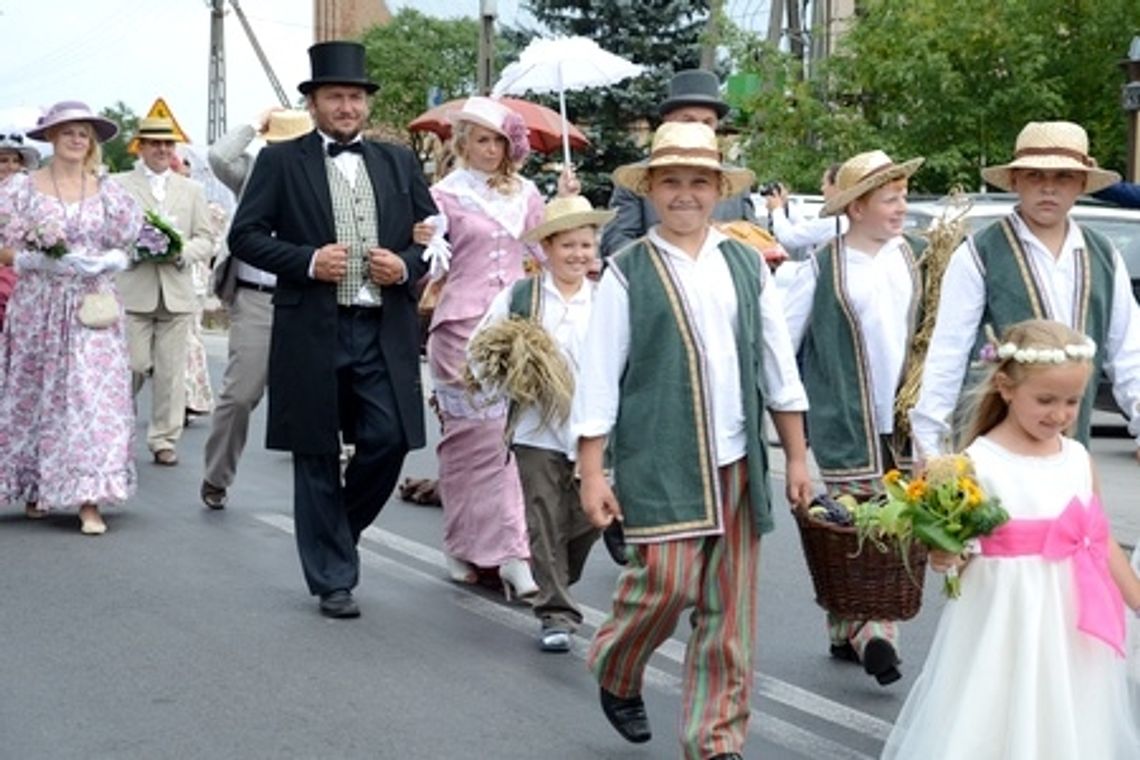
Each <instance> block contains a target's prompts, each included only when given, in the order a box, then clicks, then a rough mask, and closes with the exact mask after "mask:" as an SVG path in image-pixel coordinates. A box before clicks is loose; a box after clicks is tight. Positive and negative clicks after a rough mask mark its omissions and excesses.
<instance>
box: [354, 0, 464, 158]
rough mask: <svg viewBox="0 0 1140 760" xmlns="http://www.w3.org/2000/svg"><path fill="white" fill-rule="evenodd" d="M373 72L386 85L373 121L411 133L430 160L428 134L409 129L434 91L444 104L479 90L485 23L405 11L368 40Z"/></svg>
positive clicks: (374, 106)
mask: <svg viewBox="0 0 1140 760" xmlns="http://www.w3.org/2000/svg"><path fill="white" fill-rule="evenodd" d="M363 42H364V47H365V50H366V56H367V66H368V72H369V74H370V75H371V77H372V80H373V81H374V82H376V83H378V84H379V85H380V90H379V92H377V94H376V97H374V98H373V99H372V114H371V117H372V121H373V123H375V124H379V125H382V126H384V127H387V128H388V129H389V130H391V131H394V132H396V133H397V134H406V135H407V136H408V141H409V142H410V143H411V145H412V149H413V150H415V151H416V152H417V154H418V155H419V156H420V157H421V158H425V157H426V156H425V141H426V139H427V138H426V135H425V134H424V133H418V132H408V130H407V125H408V122H410V121H411V120H412V119H414V118H415V117H417V116H419V115H420V114H421V113H423V112H424V111H425V110H427V108H428V91H429V89H430V88H433V87H434V88H438V90H439V93H440V96H441V97H442V99H443V100H445V101H446V100H451V99H453V98H459V97H463V96H465V95H469V94H471V93H472V92H474V91H475V73H476V66H477V59H478V48H479V23H478V22H477V21H475V20H474V19H470V18H458V19H440V18H433V17H431V16H425V15H424V14H422V13H420V12H419V11H416V10H412V9H411V8H404V9H402V10H401V11H400V12H399V13H397V14H396V15H395V16H394V17H393V18H392V20H391V22H390V23H388V24H385V25H383V26H375V27H373V28H372V29H369V30H368V32H366V33H365V35H364V40H363Z"/></svg>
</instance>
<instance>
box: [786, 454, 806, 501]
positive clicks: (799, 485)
mask: <svg viewBox="0 0 1140 760" xmlns="http://www.w3.org/2000/svg"><path fill="white" fill-rule="evenodd" d="M786 468H787V472H786V473H785V475H784V478H785V481H784V487H785V496H787V498H788V503H789V504H791V505H792V506H793V507H803V508H804V509H807V507H808V505H810V504H811V499H812V490H813V486H812V484H811V476H810V475H808V466H807V460H806V459H799V458H796V459H788V460H787V464H786Z"/></svg>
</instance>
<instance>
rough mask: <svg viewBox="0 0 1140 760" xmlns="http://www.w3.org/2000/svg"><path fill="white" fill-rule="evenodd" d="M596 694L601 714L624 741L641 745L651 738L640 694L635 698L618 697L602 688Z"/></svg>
mask: <svg viewBox="0 0 1140 760" xmlns="http://www.w3.org/2000/svg"><path fill="white" fill-rule="evenodd" d="M598 692H599V694H600V695H601V700H602V712H604V713H605V714H606V718H607V719H609V721H610V725H612V726H613V727H614V728H616V729H617V732H618V733H619V734H621V735H622V737H624V738H625V740H626V741H630V742H633V743H634V744H642V743H643V742H647V741H649V740H650V738H652V736H653V734H652V733H650V731H649V716H648V715H646V714H645V702H644V701H643V700H642V699H641V695H640V694H639V695H637V696H636V697H619V696H617V695H616V694H611V693H610V692H608V691H606V690H605V689H602V688H599V689H598Z"/></svg>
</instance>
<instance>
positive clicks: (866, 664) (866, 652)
mask: <svg viewBox="0 0 1140 760" xmlns="http://www.w3.org/2000/svg"><path fill="white" fill-rule="evenodd" d="M899 662H900V660H899V656H898V653H897V652H895V648H894V646H893V645H892V644H891V642H889V641H887V640H886V639H871V640H870V641H868V642H867V646H865V647H863V670H864V671H866V673H867V675H871V676H874V677H875V680H876V681H878V682H879V685H880V686H886V685H888V684H892V683H894V682H895V681H897V680H899V679H900V678H902V673H900V672H899V669H898V664H899Z"/></svg>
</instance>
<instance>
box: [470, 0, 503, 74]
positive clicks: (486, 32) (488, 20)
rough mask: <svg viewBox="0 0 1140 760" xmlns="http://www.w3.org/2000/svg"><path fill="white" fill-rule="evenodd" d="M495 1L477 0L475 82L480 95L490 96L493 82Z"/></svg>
mask: <svg viewBox="0 0 1140 760" xmlns="http://www.w3.org/2000/svg"><path fill="white" fill-rule="evenodd" d="M498 5H499V4H498V2H497V1H496V0H479V19H480V22H481V28H480V30H479V71H478V72H477V74H476V77H475V80H476V83H477V85H478V88H479V94H480V95H490V94H491V85H492V84H494V81H495V18H496V17H497V16H498Z"/></svg>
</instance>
